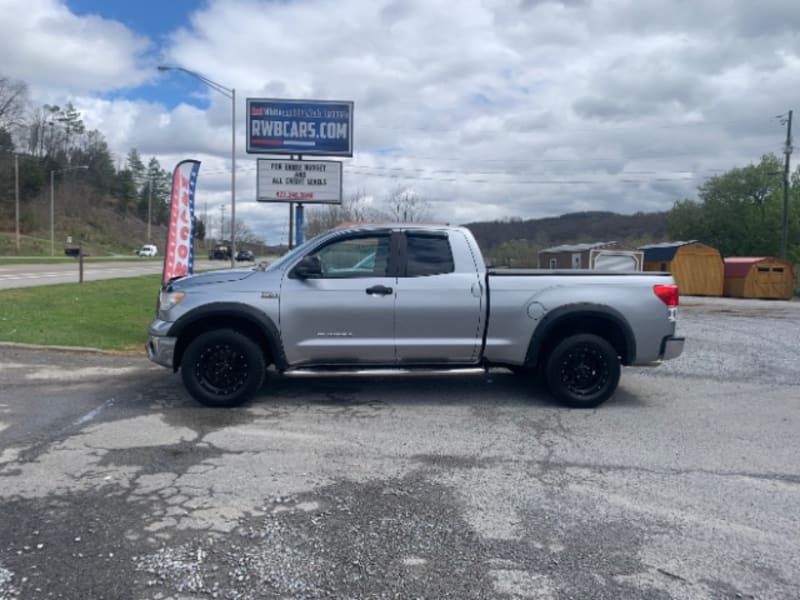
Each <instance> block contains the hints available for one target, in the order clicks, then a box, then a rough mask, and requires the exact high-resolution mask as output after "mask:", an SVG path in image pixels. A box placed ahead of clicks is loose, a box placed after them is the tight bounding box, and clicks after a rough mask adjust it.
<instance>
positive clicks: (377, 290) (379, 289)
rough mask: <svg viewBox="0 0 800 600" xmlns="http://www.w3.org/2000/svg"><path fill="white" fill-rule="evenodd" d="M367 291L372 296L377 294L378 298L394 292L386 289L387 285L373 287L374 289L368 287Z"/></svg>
mask: <svg viewBox="0 0 800 600" xmlns="http://www.w3.org/2000/svg"><path fill="white" fill-rule="evenodd" d="M366 291H367V293H368V294H370V295H373V294H375V295H378V296H388V295H389V294H391V293H393V292H394V290H393V289H392V288H390V287H386V286H385V285H373V286H372V287H368V288H367V290H366Z"/></svg>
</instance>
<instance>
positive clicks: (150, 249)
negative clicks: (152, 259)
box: [136, 244, 158, 256]
mask: <svg viewBox="0 0 800 600" xmlns="http://www.w3.org/2000/svg"><path fill="white" fill-rule="evenodd" d="M156 254H158V249H157V248H156V247H155V246H154V245H153V244H145V245H144V246H142V247H141V248H139V249H138V250H137V251H136V255H137V256H155V255H156Z"/></svg>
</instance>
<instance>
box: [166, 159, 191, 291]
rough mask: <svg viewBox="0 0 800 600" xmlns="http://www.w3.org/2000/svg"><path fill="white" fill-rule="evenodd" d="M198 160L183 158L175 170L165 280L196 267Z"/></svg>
mask: <svg viewBox="0 0 800 600" xmlns="http://www.w3.org/2000/svg"><path fill="white" fill-rule="evenodd" d="M199 170H200V161H199V160H184V161H181V162H179V163H178V164H177V166H176V167H175V171H174V172H173V173H172V198H171V200H170V212H169V231H168V232H167V246H166V251H165V252H164V272H163V275H162V277H161V282H162V283H167V282H168V281H170V280H171V279H174V278H176V277H183V276H184V275H191V274H192V272H193V271H194V191H195V188H196V187H197V173H198V171H199Z"/></svg>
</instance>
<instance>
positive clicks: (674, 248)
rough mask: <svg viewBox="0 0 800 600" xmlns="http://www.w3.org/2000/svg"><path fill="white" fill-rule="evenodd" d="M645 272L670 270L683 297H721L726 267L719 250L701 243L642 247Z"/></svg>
mask: <svg viewBox="0 0 800 600" xmlns="http://www.w3.org/2000/svg"><path fill="white" fill-rule="evenodd" d="M639 250H641V251H643V252H644V270H645V271H669V272H670V273H672V276H673V277H674V278H675V282H676V283H677V284H678V288H679V289H680V292H681V294H687V295H689V296H721V295H722V290H723V284H724V281H725V265H724V264H723V262H722V256H720V253H719V250H717V249H716V248H712V247H711V246H706V245H705V244H701V243H700V242H698V241H697V240H689V241H686V242H665V243H663V244H650V245H648V246H640V247H639Z"/></svg>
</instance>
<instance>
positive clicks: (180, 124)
mask: <svg viewBox="0 0 800 600" xmlns="http://www.w3.org/2000/svg"><path fill="white" fill-rule="evenodd" d="M0 57H2V61H0V74H2V75H5V76H10V77H13V78H17V79H21V80H23V81H25V82H27V84H28V85H29V87H30V92H31V99H32V100H33V102H34V103H35V104H37V105H39V104H42V103H45V102H46V103H53V104H59V105H64V104H66V103H67V102H70V101H71V102H72V103H73V104H74V105H75V106H76V107H77V108H78V109H79V110H80V111H81V113H82V115H83V118H84V121H85V122H86V124H87V125H88V127H89V128H90V129H91V128H97V129H100V130H101V131H102V132H103V133H104V135H105V136H106V139H107V141H108V142H109V145H110V146H111V149H112V151H113V152H114V154H115V156H116V157H117V158H118V160H123V159H124V157H125V155H126V154H127V152H128V150H129V149H130V148H137V149H138V150H139V152H140V153H141V154H142V155H143V156H144V157H145V159H147V158H149V157H150V156H156V157H157V158H158V159H159V160H160V161H161V164H162V166H164V167H165V168H172V166H174V164H175V163H176V162H178V161H179V160H181V159H184V158H197V159H199V160H201V161H202V167H201V169H200V178H199V188H198V197H197V201H198V206H199V207H203V206H206V207H209V212H211V210H212V208H213V210H214V212H215V213H217V214H218V213H219V212H220V206H221V205H226V206H227V205H229V204H230V150H231V147H230V146H231V121H230V118H231V102H230V100H229V99H227V98H225V97H224V96H222V95H221V94H218V93H216V92H214V91H212V90H210V89H208V88H207V87H205V86H204V85H203V84H201V83H200V82H199V81H197V80H194V79H192V78H191V77H190V76H188V75H185V74H182V73H180V72H167V73H162V72H159V71H158V70H157V66H158V65H159V64H170V65H176V66H181V67H184V68H186V69H190V70H192V71H196V72H199V73H202V74H203V75H205V76H206V77H208V78H209V79H211V80H213V81H216V82H218V83H220V84H221V85H223V86H224V87H227V88H235V89H236V95H237V106H236V110H237V123H236V136H237V141H236V143H237V149H238V152H237V179H236V182H237V199H236V213H237V218H238V219H243V220H244V221H245V222H246V223H247V224H248V225H249V226H250V228H251V229H252V230H253V231H254V232H256V233H257V234H259V235H261V236H263V237H264V238H265V239H266V240H267V242H269V243H276V242H280V241H285V240H286V239H287V230H288V207H287V206H286V205H284V204H264V203H260V204H259V203H256V202H255V201H254V198H255V191H256V158H257V156H256V155H253V154H247V153H246V152H245V121H244V117H245V115H244V113H245V110H244V109H245V99H246V98H248V97H251V98H259V97H268V98H287V99H320V100H352V101H353V102H354V106H355V108H354V132H353V144H354V155H353V157H352V158H346V159H343V160H344V195H345V196H350V195H352V194H354V193H356V192H360V193H362V194H366V195H367V196H369V197H370V198H371V199H372V202H374V204H375V205H376V206H380V205H381V202H382V201H383V200H384V199H385V198H386V197H387V196H388V195H389V194H390V193H391V192H392V191H394V190H398V189H407V190H409V191H413V192H414V193H416V194H418V195H420V196H421V197H423V198H424V199H425V200H426V201H427V202H428V203H429V207H430V209H429V213H430V214H429V217H430V219H431V220H434V221H443V222H450V223H466V222H470V221H476V220H493V219H502V218H509V217H520V218H523V219H524V218H537V217H544V216H554V215H560V214H563V213H567V212H574V211H582V210H612V211H616V212H620V213H626V214H628V213H634V212H637V211H644V212H650V211H657V210H667V209H669V208H670V207H671V206H672V204H673V202H674V201H675V200H677V199H680V198H682V197H686V196H691V195H693V194H694V191H695V189H696V187H697V185H698V184H700V183H702V182H703V180H704V179H706V178H708V177H710V176H713V175H714V174H718V173H720V172H724V171H725V170H727V169H730V168H732V167H735V166H743V165H745V164H748V163H750V162H756V161H758V159H759V157H760V156H761V155H762V154H764V153H767V152H774V153H777V154H780V153H781V152H782V148H783V140H784V137H785V127H784V126H783V125H781V122H780V120H779V119H778V118H776V117H777V116H778V115H784V114H786V113H787V112H788V110H789V109H797V108H798V105H800V102H798V97H799V96H800V94H799V91H800V2H792V1H788V0H758V1H755V0H738V1H737V0H728V1H725V0H688V1H683V0H673V1H671V2H664V1H661V0H657V1H648V0H605V1H596V2H595V1H591V0H585V1H582V0H562V1H560V2H559V1H545V0H484V1H477V0H463V1H461V2H453V1H452V0H447V1H438V0H419V1H413V0H412V1H388V0H302V1H295V0H280V1H278V0H271V1H265V0H207V1H197V0H172V1H169V2H166V1H164V0H161V1H159V2H155V1H151V0H138V1H136V2H109V1H106V0H0ZM225 210H227V208H226V209H225Z"/></svg>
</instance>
